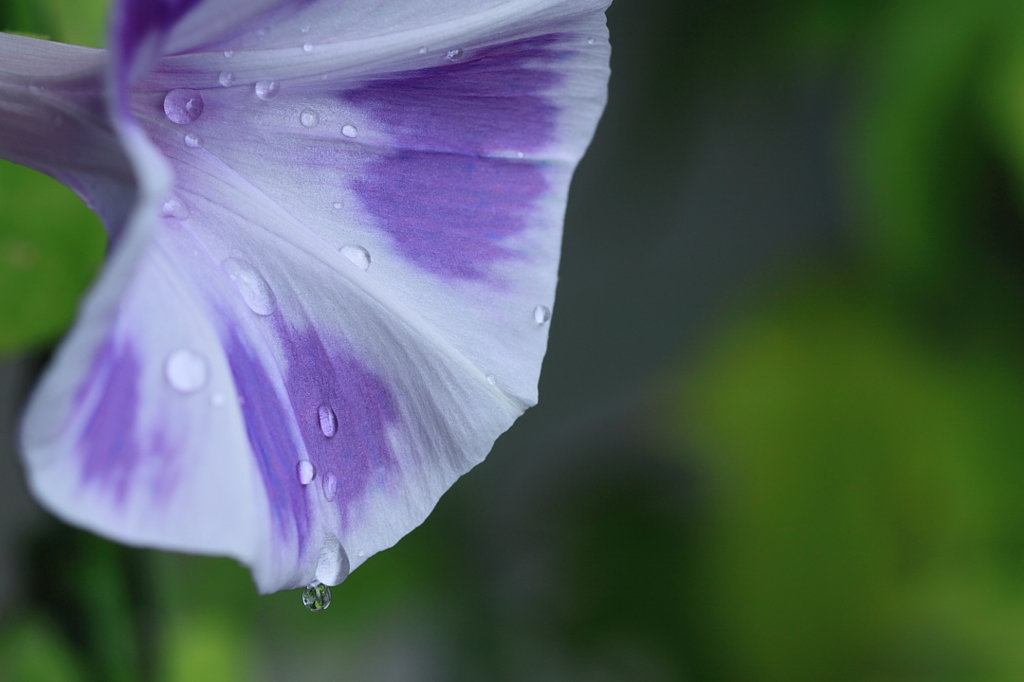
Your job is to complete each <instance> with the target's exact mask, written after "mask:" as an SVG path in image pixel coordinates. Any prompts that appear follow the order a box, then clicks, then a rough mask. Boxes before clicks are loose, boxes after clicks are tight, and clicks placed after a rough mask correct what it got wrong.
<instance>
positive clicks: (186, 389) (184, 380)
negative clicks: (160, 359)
mask: <svg viewBox="0 0 1024 682" xmlns="http://www.w3.org/2000/svg"><path fill="white" fill-rule="evenodd" d="M206 373H207V369H206V360H204V359H203V357H202V356H201V355H199V354H198V353H196V352H194V351H190V350H188V349H186V348H181V349H179V350H176V351H174V352H173V353H171V354H170V356H168V358H167V362H166V363H164V376H165V377H166V378H167V383H169V384H170V385H171V387H173V388H174V389H175V390H177V391H180V392H181V393H195V392H196V391H198V390H199V389H201V388H202V387H203V386H204V385H205V384H206Z"/></svg>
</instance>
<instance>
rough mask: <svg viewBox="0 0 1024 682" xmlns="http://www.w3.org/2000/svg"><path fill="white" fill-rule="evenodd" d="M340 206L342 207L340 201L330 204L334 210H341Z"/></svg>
mask: <svg viewBox="0 0 1024 682" xmlns="http://www.w3.org/2000/svg"><path fill="white" fill-rule="evenodd" d="M342 205H343V204H342V203H341V202H340V201H335V202H334V203H333V204H331V206H333V207H334V208H336V209H339V208H341V207H342Z"/></svg>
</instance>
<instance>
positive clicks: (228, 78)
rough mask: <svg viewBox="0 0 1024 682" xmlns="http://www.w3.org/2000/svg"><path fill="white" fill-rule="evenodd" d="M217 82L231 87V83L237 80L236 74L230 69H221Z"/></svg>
mask: <svg viewBox="0 0 1024 682" xmlns="http://www.w3.org/2000/svg"><path fill="white" fill-rule="evenodd" d="M217 82H218V83H220V84H221V85H223V86H224V87H225V88H229V87H231V84H232V83H234V82H235V74H233V73H231V72H230V71H221V72H220V75H219V76H217Z"/></svg>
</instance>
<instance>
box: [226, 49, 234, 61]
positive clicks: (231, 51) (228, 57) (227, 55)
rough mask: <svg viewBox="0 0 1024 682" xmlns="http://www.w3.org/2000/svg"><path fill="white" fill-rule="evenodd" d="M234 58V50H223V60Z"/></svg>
mask: <svg viewBox="0 0 1024 682" xmlns="http://www.w3.org/2000/svg"><path fill="white" fill-rule="evenodd" d="M234 56H235V51H234V50H224V58H225V59H231V58H232V57H234Z"/></svg>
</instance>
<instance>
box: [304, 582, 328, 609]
mask: <svg viewBox="0 0 1024 682" xmlns="http://www.w3.org/2000/svg"><path fill="white" fill-rule="evenodd" d="M302 605H303V606H305V607H306V608H307V609H309V610H310V611H313V612H316V611H323V610H324V609H326V608H327V607H328V606H330V605H331V588H329V587H327V585H324V584H323V583H322V582H320V581H319V580H317V581H314V582H311V583H310V584H308V585H306V589H304V590H302Z"/></svg>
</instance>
